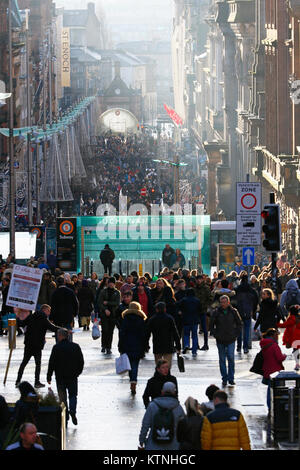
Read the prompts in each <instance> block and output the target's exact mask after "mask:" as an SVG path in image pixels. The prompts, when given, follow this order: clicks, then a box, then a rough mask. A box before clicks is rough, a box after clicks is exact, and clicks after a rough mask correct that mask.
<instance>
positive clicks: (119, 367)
mask: <svg viewBox="0 0 300 470" xmlns="http://www.w3.org/2000/svg"><path fill="white" fill-rule="evenodd" d="M130 370H131V365H130V361H129V358H128V356H127V354H126V353H124V354H121V356H120V357H117V358H116V373H117V374H125V372H129V371H130Z"/></svg>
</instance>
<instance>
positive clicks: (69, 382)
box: [56, 377, 78, 419]
mask: <svg viewBox="0 0 300 470" xmlns="http://www.w3.org/2000/svg"><path fill="white" fill-rule="evenodd" d="M56 386H57V393H58V396H59V399H60V401H62V402H64V404H65V406H66V411H67V413H66V415H67V419H68V417H69V412H70V413H74V414H75V413H76V408H77V395H78V379H77V377H76V378H75V379H63V378H56ZM67 393H68V396H69V407H68V400H67Z"/></svg>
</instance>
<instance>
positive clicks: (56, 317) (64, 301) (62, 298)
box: [50, 277, 79, 330]
mask: <svg viewBox="0 0 300 470" xmlns="http://www.w3.org/2000/svg"><path fill="white" fill-rule="evenodd" d="M64 282H65V281H64V278H63V277H59V278H58V279H57V285H58V288H57V289H56V290H55V291H54V293H53V295H52V299H51V316H50V320H51V321H53V322H54V323H55V324H56V325H59V326H60V327H62V328H66V329H68V330H72V327H73V325H74V317H76V316H77V315H78V310H79V302H78V299H77V297H76V294H75V293H74V291H72V289H69V287H67V286H65V285H64Z"/></svg>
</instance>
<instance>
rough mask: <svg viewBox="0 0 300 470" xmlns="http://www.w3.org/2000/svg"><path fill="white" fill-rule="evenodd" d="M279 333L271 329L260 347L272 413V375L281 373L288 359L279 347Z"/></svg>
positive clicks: (263, 381)
mask: <svg viewBox="0 0 300 470" xmlns="http://www.w3.org/2000/svg"><path fill="white" fill-rule="evenodd" d="M278 336H279V332H278V330H277V329H276V328H269V329H268V330H267V331H266V332H265V333H264V334H263V338H262V339H261V340H260V343H259V344H260V347H261V349H262V354H263V366H262V368H263V373H264V375H263V379H262V383H263V384H264V385H267V386H268V390H267V407H268V409H269V411H270V408H271V389H270V386H271V380H270V375H271V374H273V373H274V372H279V371H281V370H283V369H284V366H283V364H282V363H283V361H284V360H285V359H286V354H282V352H281V349H280V347H279V345H278Z"/></svg>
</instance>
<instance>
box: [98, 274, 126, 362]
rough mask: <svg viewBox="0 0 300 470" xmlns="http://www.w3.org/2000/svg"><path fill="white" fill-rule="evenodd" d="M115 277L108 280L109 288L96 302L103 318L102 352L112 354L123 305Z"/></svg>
mask: <svg viewBox="0 0 300 470" xmlns="http://www.w3.org/2000/svg"><path fill="white" fill-rule="evenodd" d="M115 283H116V280H115V278H114V277H110V278H109V279H108V284H107V287H105V288H104V289H102V290H101V292H100V294H99V297H98V298H97V300H96V308H97V311H98V312H99V315H100V318H101V329H102V336H101V346H102V348H101V352H103V353H106V354H111V345H112V340H113V334H114V328H115V325H116V311H117V308H118V307H119V305H120V303H121V294H120V291H118V289H116V287H115Z"/></svg>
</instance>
